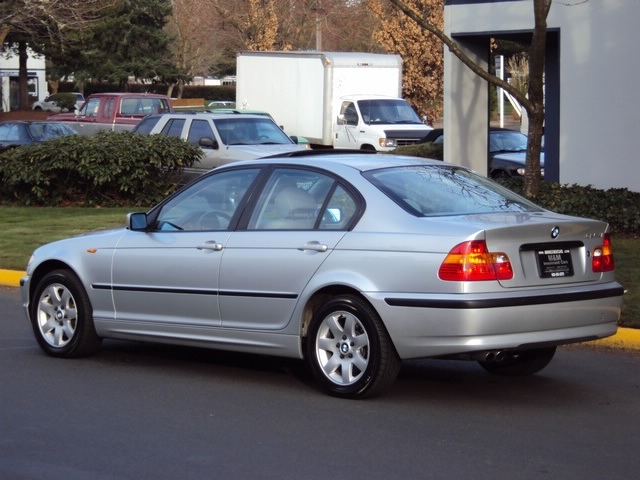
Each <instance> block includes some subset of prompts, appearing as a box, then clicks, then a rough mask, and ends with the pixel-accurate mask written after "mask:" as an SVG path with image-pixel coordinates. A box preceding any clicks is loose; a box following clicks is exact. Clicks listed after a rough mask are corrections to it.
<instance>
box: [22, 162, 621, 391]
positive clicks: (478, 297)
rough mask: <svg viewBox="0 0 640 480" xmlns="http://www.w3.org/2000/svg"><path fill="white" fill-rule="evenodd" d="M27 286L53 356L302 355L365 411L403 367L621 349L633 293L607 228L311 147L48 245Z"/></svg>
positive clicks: (471, 181) (519, 363) (36, 325)
mask: <svg viewBox="0 0 640 480" xmlns="http://www.w3.org/2000/svg"><path fill="white" fill-rule="evenodd" d="M287 157H290V158H287ZM21 284H22V303H23V306H24V309H25V311H26V312H27V315H28V317H29V319H30V321H31V325H32V328H33V332H34V334H35V337H36V338H37V341H38V343H39V344H40V346H41V348H42V349H43V350H44V351H45V352H47V353H48V354H49V355H52V356H55V357H78V356H81V355H88V354H90V353H92V352H94V351H96V349H97V348H98V347H99V345H100V342H101V340H102V339H103V338H118V339H128V340H134V341H149V342H163V343H169V344H176V345H187V346H188V345H191V346H197V347H206V348H215V349H220V350H231V351H236V352H250V353H256V354H265V355H277V356H283V357H291V358H304V359H306V361H307V363H308V365H309V368H310V370H311V371H312V372H313V374H314V376H315V378H316V380H317V382H318V383H319V384H320V385H321V386H322V387H323V389H325V390H326V391H327V392H329V393H331V394H333V395H337V396H342V397H350V398H360V397H366V396H370V395H375V394H376V393H380V392H381V391H383V390H384V389H385V388H387V387H389V386H390V385H391V384H392V383H393V382H394V380H395V378H396V376H397V374H398V372H399V369H400V365H401V361H402V360H403V359H412V358H424V357H435V358H442V359H446V358H448V359H462V360H475V361H478V362H479V363H480V365H481V366H482V367H483V368H484V369H486V370H487V371H489V372H491V373H494V374H500V375H507V376H514V375H530V374H534V373H536V372H538V371H539V370H541V369H543V368H544V367H545V366H546V365H547V364H548V363H549V362H550V361H551V359H552V358H553V356H554V353H555V351H556V346H558V345H562V344H567V343H573V342H582V341H586V340H595V339H597V338H602V337H607V336H610V335H613V334H614V333H615V332H616V329H617V321H618V319H619V316H620V309H621V306H622V295H623V289H622V287H621V286H620V285H619V284H618V283H617V282H616V281H615V272H614V262H613V253H612V247H611V241H610V238H609V226H608V225H607V223H605V222H602V221H598V220H589V219H584V218H577V217H570V216H566V215H560V214H557V213H553V212H550V211H548V210H545V209H543V208H541V207H538V206H536V205H535V204H533V203H531V202H529V201H528V200H526V199H524V198H522V197H519V196H517V195H516V194H514V193H513V192H511V191H510V190H507V189H506V188H503V187H501V186H500V185H498V184H497V183H495V182H493V181H491V180H489V179H487V178H485V177H483V176H481V175H478V174H476V173H473V172H471V171H470V170H468V169H465V168H462V167H460V166H456V165H451V164H447V163H444V162H441V161H436V160H426V159H417V158H414V157H403V156H399V155H383V154H373V155H371V154H368V155H367V154H362V153H357V152H356V153H349V154H344V153H340V152H334V153H324V152H318V151H314V150H306V151H299V152H293V153H290V154H287V155H280V156H276V157H272V158H262V159H255V160H248V161H243V162H236V163H230V164H228V165H225V166H223V167H219V168H217V169H215V170H213V171H211V172H209V173H206V174H204V175H202V176H201V177H199V178H198V179H197V180H196V181H194V182H193V183H191V184H190V185H189V186H187V187H186V188H184V189H182V190H180V191H178V192H177V193H175V194H173V195H172V196H170V197H169V198H167V199H166V200H165V201H163V202H162V203H160V204H159V205H158V206H156V207H155V208H153V209H152V210H150V211H149V212H147V213H133V214H130V215H129V217H128V220H127V227H126V228H120V229H116V230H109V231H103V232H94V233H91V234H88V235H83V236H78V237H74V238H69V239H66V240H61V241H58V242H55V243H52V244H49V245H45V246H42V247H40V248H38V249H37V250H36V251H35V252H34V254H33V256H32V257H31V260H30V261H29V265H28V266H27V273H26V276H25V277H24V278H23V279H22V281H21ZM141 373H142V372H141Z"/></svg>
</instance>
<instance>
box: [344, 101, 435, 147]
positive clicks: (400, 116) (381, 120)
mask: <svg viewBox="0 0 640 480" xmlns="http://www.w3.org/2000/svg"><path fill="white" fill-rule="evenodd" d="M338 112H339V113H338V115H337V118H336V123H335V125H334V132H335V134H334V146H335V147H336V148H347V149H357V150H376V151H390V150H393V149H394V148H396V147H399V146H402V145H412V144H415V143H418V142H419V141H420V139H421V138H423V137H424V136H425V135H426V134H427V130H428V129H429V128H430V127H428V126H426V125H425V124H424V122H423V121H421V120H420V118H419V117H418V115H417V114H416V112H415V111H414V110H413V108H411V106H410V105H409V104H408V103H407V102H406V101H405V100H403V99H401V98H391V97H382V96H378V97H374V96H371V95H367V96H363V97H361V98H358V97H343V98H341V99H340V105H339V107H338Z"/></svg>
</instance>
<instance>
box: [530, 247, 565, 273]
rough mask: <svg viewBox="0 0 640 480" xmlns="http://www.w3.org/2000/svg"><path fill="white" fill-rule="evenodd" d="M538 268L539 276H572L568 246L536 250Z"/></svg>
mask: <svg viewBox="0 0 640 480" xmlns="http://www.w3.org/2000/svg"><path fill="white" fill-rule="evenodd" d="M536 254H537V256H538V268H539V270H540V277H541V278H557V277H571V276H573V264H572V263H571V250H570V249H568V248H549V249H541V250H537V251H536Z"/></svg>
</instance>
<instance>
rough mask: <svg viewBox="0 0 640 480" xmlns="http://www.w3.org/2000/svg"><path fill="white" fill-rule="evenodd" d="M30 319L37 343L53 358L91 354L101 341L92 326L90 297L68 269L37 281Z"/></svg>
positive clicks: (55, 271) (30, 309) (30, 307)
mask: <svg viewBox="0 0 640 480" xmlns="http://www.w3.org/2000/svg"><path fill="white" fill-rule="evenodd" d="M29 317H30V319H31V325H32V327H33V332H34V334H35V336H36V340H37V341H38V344H39V345H40V347H41V348H42V350H44V351H45V352H46V353H47V354H49V355H51V356H53V357H68V358H72V357H81V356H85V355H90V354H92V353H94V352H95V351H96V350H97V349H98V347H99V346H100V343H101V341H102V339H101V338H100V337H98V335H97V334H96V331H95V328H94V325H93V309H92V308H91V303H90V302H89V297H88V296H87V293H86V292H85V290H84V287H83V286H82V283H81V282H80V280H79V279H78V277H77V276H76V275H75V274H73V273H72V272H71V271H69V270H54V271H53V272H50V273H48V274H47V275H45V276H44V277H43V278H42V280H40V282H38V285H37V287H36V289H35V291H34V295H33V297H32V299H31V304H30V305H29Z"/></svg>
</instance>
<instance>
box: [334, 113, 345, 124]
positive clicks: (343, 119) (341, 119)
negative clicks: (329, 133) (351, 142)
mask: <svg viewBox="0 0 640 480" xmlns="http://www.w3.org/2000/svg"><path fill="white" fill-rule="evenodd" d="M336 122H337V123H338V125H346V124H347V120H346V119H345V118H344V115H343V114H342V113H341V114H340V115H338V118H337V119H336Z"/></svg>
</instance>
